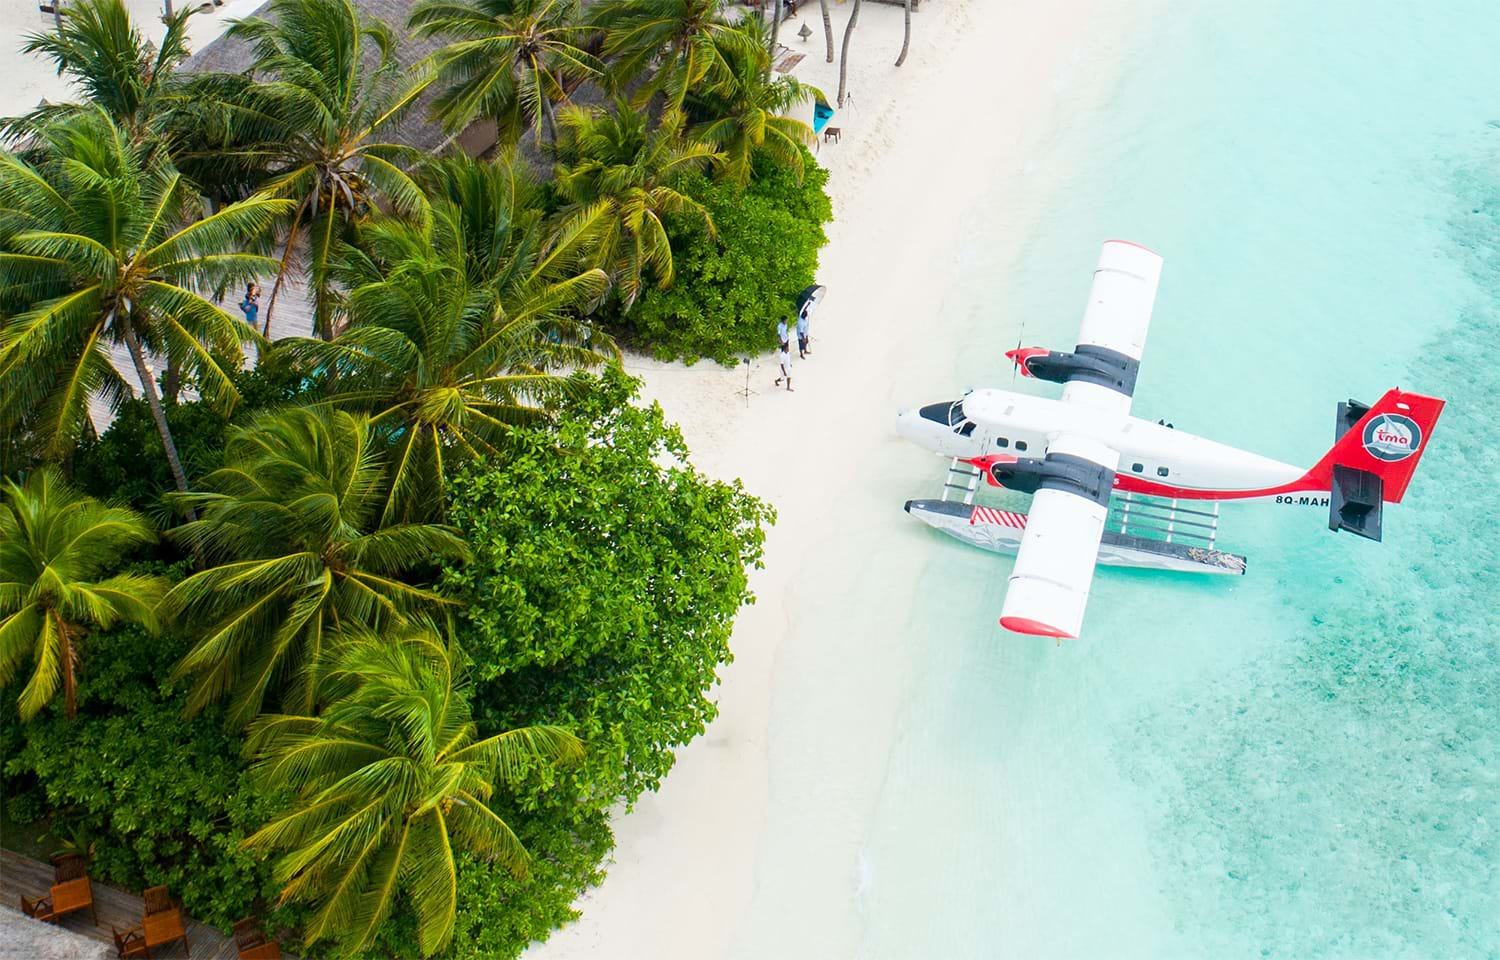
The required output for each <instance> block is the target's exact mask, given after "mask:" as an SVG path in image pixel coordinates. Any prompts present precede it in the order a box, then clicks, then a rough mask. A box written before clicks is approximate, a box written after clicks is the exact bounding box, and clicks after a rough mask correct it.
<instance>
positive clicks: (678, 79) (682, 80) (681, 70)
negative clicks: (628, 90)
mask: <svg viewBox="0 0 1500 960" xmlns="http://www.w3.org/2000/svg"><path fill="white" fill-rule="evenodd" d="M719 6H720V0H617V2H614V3H607V4H599V5H598V6H597V7H596V8H595V14H594V23H595V24H596V25H598V26H599V27H602V28H603V29H604V30H605V38H604V53H605V55H606V56H608V57H610V58H612V59H614V61H615V70H616V73H617V74H618V76H619V78H620V85H621V86H624V85H625V84H626V83H627V82H628V81H629V80H631V79H632V78H634V77H637V76H640V75H641V74H642V73H645V72H647V71H649V72H650V76H649V77H648V79H647V82H646V83H645V84H643V85H642V87H641V91H640V94H639V97H638V102H639V103H644V102H645V101H646V100H647V99H649V97H650V95H651V94H653V93H656V92H661V93H662V94H664V95H665V97H666V105H667V108H668V109H679V108H681V106H682V102H683V100H684V99H686V98H687V95H688V92H689V91H690V90H692V89H693V88H694V87H696V86H697V85H698V84H700V83H702V82H703V81H704V80H705V79H708V80H710V81H712V80H713V79H716V78H717V77H719V76H721V75H723V73H724V72H725V70H726V67H727V65H726V64H725V63H724V60H723V54H722V51H723V48H724V45H725V44H726V43H730V44H733V43H744V34H742V33H740V32H739V31H736V30H735V29H734V27H733V26H732V25H731V24H729V23H728V22H727V21H726V20H725V19H724V18H723V17H722V16H721V15H720V13H719Z"/></svg>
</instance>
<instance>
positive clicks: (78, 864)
mask: <svg viewBox="0 0 1500 960" xmlns="http://www.w3.org/2000/svg"><path fill="white" fill-rule="evenodd" d="M87 874H88V859H87V858H86V857H84V855H83V854H81V853H59V854H58V855H57V856H55V857H53V858H52V882H53V883H66V882H68V881H69V880H77V879H78V878H79V877H82V876H86V875H87Z"/></svg>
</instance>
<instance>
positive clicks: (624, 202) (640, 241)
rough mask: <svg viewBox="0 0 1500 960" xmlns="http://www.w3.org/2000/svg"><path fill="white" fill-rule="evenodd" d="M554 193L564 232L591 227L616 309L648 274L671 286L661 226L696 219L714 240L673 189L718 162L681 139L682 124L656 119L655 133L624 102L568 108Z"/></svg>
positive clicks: (699, 210) (692, 206)
mask: <svg viewBox="0 0 1500 960" xmlns="http://www.w3.org/2000/svg"><path fill="white" fill-rule="evenodd" d="M559 121H560V123H561V124H562V137H561V139H560V140H559V141H558V160H559V163H558V166H557V171H556V186H557V192H558V194H559V195H561V196H562V198H563V199H564V201H565V204H564V206H563V207H562V209H561V210H560V211H559V213H560V222H561V224H562V226H563V229H564V230H572V231H578V230H580V226H581V224H583V223H585V222H594V223H596V224H597V227H595V228H594V230H593V239H592V245H593V249H594V254H593V257H594V263H596V264H598V265H599V266H600V267H601V268H603V269H604V271H605V272H606V273H608V274H609V278H610V281H611V283H612V284H613V285H614V289H615V291H616V292H617V293H618V294H619V296H620V302H621V304H622V306H623V307H624V308H625V309H626V310H629V309H630V307H631V305H633V304H634V303H635V301H636V298H637V297H639V296H640V294H641V289H642V286H643V284H644V282H645V274H646V272H647V271H648V270H649V271H650V272H651V273H652V274H653V275H654V277H655V280H656V282H657V284H658V285H660V286H667V285H669V284H671V282H672V245H671V243H670V242H669V240H668V239H667V231H666V227H665V226H664V225H663V223H662V218H663V217H665V216H667V215H668V214H674V213H680V214H691V215H693V216H697V217H701V218H702V219H703V223H704V226H705V227H707V228H708V230H709V231H710V233H712V232H713V221H712V220H711V219H710V218H709V215H708V211H707V210H706V209H704V207H703V205H702V204H700V203H699V202H698V201H696V200H694V199H693V198H691V197H689V196H687V195H686V194H683V193H679V192H678V191H677V190H675V189H674V188H673V187H672V184H673V183H674V182H676V180H677V179H678V178H680V177H681V176H682V175H683V174H685V173H689V172H691V171H694V170H697V169H701V168H702V167H704V166H705V165H707V164H710V163H712V162H715V161H717V160H718V157H719V155H718V154H717V153H715V152H714V150H713V148H712V147H710V146H708V145H706V144H703V143H697V142H693V141H685V140H684V139H683V137H682V127H683V118H682V114H680V113H677V112H676V111H670V110H669V111H667V112H666V113H665V114H663V115H662V118H661V121H660V123H659V124H658V125H657V127H656V128H655V129H654V130H653V129H649V128H648V126H647V123H648V121H647V119H646V117H645V116H643V115H642V114H641V113H639V112H637V111H635V110H632V109H631V108H630V105H629V104H627V103H625V102H624V101H623V100H617V101H616V102H615V109H614V112H613V113H609V112H603V111H597V110H584V109H581V108H577V107H574V108H570V109H567V110H564V111H563V112H562V114H561V116H560V117H559Z"/></svg>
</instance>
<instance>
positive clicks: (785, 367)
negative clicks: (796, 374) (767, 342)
mask: <svg viewBox="0 0 1500 960" xmlns="http://www.w3.org/2000/svg"><path fill="white" fill-rule="evenodd" d="M776 360H777V361H778V362H779V363H780V364H781V376H779V377H777V378H776V385H777V386H778V387H779V386H781V381H783V380H785V381H786V388H787V390H789V391H790V390H791V389H792V354H791V351H789V350H788V349H787V342H786V341H785V340H783V341H781V352H780V353H778V354H777V355H776Z"/></svg>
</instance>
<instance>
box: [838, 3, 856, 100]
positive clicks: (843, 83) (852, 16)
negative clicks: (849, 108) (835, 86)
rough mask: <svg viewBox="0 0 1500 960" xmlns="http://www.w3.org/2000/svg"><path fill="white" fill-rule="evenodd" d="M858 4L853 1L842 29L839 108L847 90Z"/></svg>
mask: <svg viewBox="0 0 1500 960" xmlns="http://www.w3.org/2000/svg"><path fill="white" fill-rule="evenodd" d="M859 2H860V0H854V9H853V10H851V11H850V12H849V23H848V24H847V25H846V26H845V27H844V48H843V50H842V52H840V53H839V103H838V105H839V108H840V109H842V108H843V106H844V95H845V93H846V92H847V90H848V79H849V41H850V39H852V38H853V37H854V25H855V24H856V23H859Z"/></svg>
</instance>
